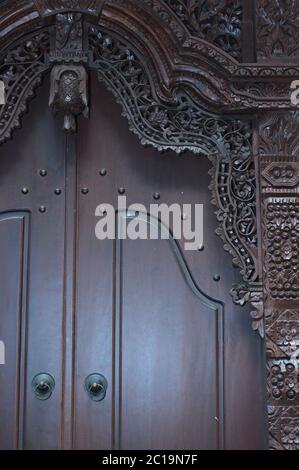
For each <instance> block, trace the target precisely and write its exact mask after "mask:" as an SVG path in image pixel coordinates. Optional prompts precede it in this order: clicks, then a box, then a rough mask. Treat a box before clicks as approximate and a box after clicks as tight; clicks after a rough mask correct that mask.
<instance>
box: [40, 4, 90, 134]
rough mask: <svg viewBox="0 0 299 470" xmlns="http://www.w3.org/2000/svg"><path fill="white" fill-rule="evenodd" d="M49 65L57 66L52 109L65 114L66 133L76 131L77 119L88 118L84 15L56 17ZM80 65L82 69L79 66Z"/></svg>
mask: <svg viewBox="0 0 299 470" xmlns="http://www.w3.org/2000/svg"><path fill="white" fill-rule="evenodd" d="M50 61H51V62H54V63H55V64H57V63H59V65H54V67H53V68H52V72H51V90H50V101H49V105H50V106H51V108H52V109H53V111H54V112H55V113H56V112H62V113H63V114H64V126H63V127H64V130H65V131H66V132H75V131H76V120H75V116H78V115H79V114H81V113H83V115H84V116H85V117H88V98H87V96H88V92H87V82H88V77H87V72H86V69H85V67H84V66H83V65H82V63H84V62H87V54H86V51H85V50H84V46H83V24H82V14H81V13H59V14H58V15H57V16H56V28H55V39H54V47H53V48H52V50H51V55H50ZM79 64H81V65H79Z"/></svg>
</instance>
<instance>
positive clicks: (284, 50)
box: [256, 0, 299, 60]
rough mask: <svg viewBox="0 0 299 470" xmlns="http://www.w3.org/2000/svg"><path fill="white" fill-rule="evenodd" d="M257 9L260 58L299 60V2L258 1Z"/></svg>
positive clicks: (258, 52) (292, 0) (288, 0)
mask: <svg viewBox="0 0 299 470" xmlns="http://www.w3.org/2000/svg"><path fill="white" fill-rule="evenodd" d="M256 8H257V12H256V17H257V28H256V31H257V55H258V58H259V59H260V60H264V59H271V58H285V57H289V58H298V57H299V3H298V1H297V0H287V1H285V0H257V2H256Z"/></svg>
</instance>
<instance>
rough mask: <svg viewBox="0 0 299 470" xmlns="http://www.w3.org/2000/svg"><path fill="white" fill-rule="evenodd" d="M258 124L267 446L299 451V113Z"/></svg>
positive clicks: (266, 117)
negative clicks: (268, 440)
mask: <svg viewBox="0 0 299 470" xmlns="http://www.w3.org/2000/svg"><path fill="white" fill-rule="evenodd" d="M259 127H260V131H259V134H260V173H261V193H262V220H263V234H262V236H263V253H264V262H263V265H264V284H265V287H264V288H265V323H266V325H265V326H266V349H267V364H268V379H267V380H268V381H267V384H268V416H269V432H270V447H271V448H272V449H288V450H291V449H299V383H298V380H299V370H298V369H299V341H298V339H299V312H298V298H299V278H298V261H299V257H298V242H299V198H298V192H299V161H298V155H299V153H298V152H299V138H298V129H299V113H298V112H289V113H283V114H282V113H276V114H271V115H268V114H266V115H263V116H261V118H260V126H259ZM273 136H275V138H273Z"/></svg>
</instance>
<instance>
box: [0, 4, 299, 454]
mask: <svg viewBox="0 0 299 470" xmlns="http://www.w3.org/2000/svg"><path fill="white" fill-rule="evenodd" d="M11 3H12V2H10V1H7V2H4V4H3V6H2V7H1V8H0V13H1V19H0V48H1V54H0V55H1V58H0V79H2V80H3V81H4V82H5V85H6V89H7V103H6V105H4V106H3V107H2V108H0V143H3V142H5V141H6V140H7V139H9V138H10V137H11V135H12V132H13V131H14V130H15V129H16V128H18V127H20V125H21V121H20V119H21V116H22V114H23V113H24V112H25V111H26V105H27V102H28V100H29V99H30V98H31V97H32V96H33V94H34V90H35V88H36V87H37V86H38V85H39V84H40V83H41V80H42V77H43V75H44V74H46V73H48V72H50V71H51V78H52V79H51V83H52V84H51V93H50V105H51V107H52V108H53V110H54V111H59V112H63V113H64V114H65V129H66V130H72V129H74V128H75V125H76V124H75V118H76V116H77V115H78V114H80V113H84V114H85V115H87V114H88V100H87V96H88V94H87V86H88V71H89V70H94V71H96V72H97V74H98V78H99V80H101V81H104V82H105V83H106V85H107V86H108V88H109V89H110V90H111V91H112V92H113V94H114V96H115V98H116V99H117V101H119V102H120V103H121V105H122V106H123V112H124V114H125V115H126V117H127V118H128V120H129V124H130V129H131V130H132V131H133V132H135V133H136V134H137V135H138V137H139V138H140V140H141V142H142V143H143V144H150V145H154V146H155V147H156V148H157V149H159V150H163V149H172V150H175V151H176V152H182V151H184V150H186V149H190V150H191V151H193V152H194V153H196V154H202V155H205V156H207V157H208V158H210V159H211V161H212V162H213V166H212V170H211V177H212V182H211V186H210V188H211V190H212V194H213V202H214V204H215V205H216V208H217V212H216V213H217V218H218V221H219V228H218V229H217V233H218V234H219V236H220V237H221V238H222V240H223V242H224V248H225V249H226V250H227V251H229V252H230V253H231V255H232V257H233V262H234V265H235V266H237V267H239V269H240V272H241V275H242V277H243V279H244V283H243V284H242V285H239V286H233V287H232V296H233V299H234V301H235V302H236V303H238V304H240V305H244V304H245V303H246V302H248V301H249V302H251V303H252V305H253V307H254V309H253V312H252V317H253V328H254V329H255V330H258V331H259V333H260V335H261V336H262V337H263V336H264V325H265V326H266V345H267V353H268V360H267V367H268V370H269V378H268V392H269V400H268V403H269V424H270V440H271V442H270V446H271V448H296V446H298V445H299V444H298V442H297V441H296V442H295V440H294V439H293V438H291V437H289V433H288V434H287V432H286V431H285V430H284V428H283V423H287V425H286V427H288V428H290V429H291V430H293V429H297V428H298V421H299V409H298V405H299V402H298V400H299V398H298V396H299V393H298V392H299V385H298V359H297V358H298V354H299V311H298V297H299V290H298V275H297V272H296V271H294V266H295V267H297V266H298V254H297V244H298V241H299V240H298V218H299V203H298V197H297V194H298V189H299V188H298V185H299V168H298V160H296V156H298V149H299V138H298V137H297V135H298V118H299V113H298V112H297V111H296V110H295V106H293V105H292V104H291V101H290V84H291V82H292V81H293V80H295V79H299V60H296V54H295V58H294V57H293V56H294V50H295V49H294V47H293V45H292V44H289V43H288V44H286V40H285V39H284V38H283V37H282V38H281V43H283V44H285V48H286V51H287V52H289V51H290V52H289V53H288V54H287V52H285V54H286V55H288V57H287V58H285V60H282V59H281V58H280V60H279V61H277V63H274V64H273V61H271V60H268V61H267V60H265V57H266V58H267V57H269V54H271V50H272V53H273V51H274V50H276V49H275V47H276V48H277V47H278V46H277V45H273V44H272V46H273V47H272V49H271V44H270V45H269V42H266V43H265V48H264V49H263V46H262V45H261V39H260V38H259V37H258V38H257V45H258V54H257V55H258V58H259V57H263V61H262V62H253V60H252V61H251V63H241V62H240V60H241V58H242V51H241V49H240V36H239V30H240V28H241V23H240V21H239V22H238V18H239V15H240V9H241V8H242V7H241V6H240V1H239V0H228V1H220V0H219V1H215V2H214V3H215V10H214V13H215V15H216V14H219V15H221V14H222V12H223V8H230V9H231V10H230V13H231V14H233V15H235V20H236V23H235V24H236V25H237V26H235V30H233V31H230V32H229V33H228V34H227V35H226V36H225V38H224V37H223V35H221V34H220V35H218V36H217V33H216V34H213V35H211V33H209V31H210V30H211V28H210V29H209V27H210V26H211V22H213V21H214V22H215V21H216V26H217V16H216V17H215V15H214V16H213V15H212V17H211V16H210V17H209V16H204V15H203V18H202V22H201V23H200V25H201V27H200V28H196V27H195V26H194V18H192V15H191V14H190V11H189V12H188V10H187V7H186V8H185V6H186V5H187V4H188V2H186V1H182V0H142V1H141V0H106V1H105V0H81V1H80V0H64V1H63V0H46V1H41V0H32V1H23V0H18V1H15V2H13V6H11ZM189 3H190V2H189ZM199 3H200V2H199ZM241 3H242V2H241ZM244 3H246V4H247V2H244ZM270 3H271V2H268V1H267V0H258V1H257V7H258V8H259V7H261V8H263V10H261V11H262V12H263V13H261V15H260V16H259V11H258V12H257V17H258V21H260V22H261V28H262V27H263V14H264V13H265V12H266V13H267V14H268V16H269V17H271V18H272V17H273V18H274V19H273V21H274V23H275V21H276V17H275V14H274V13H273V12H272V11H271V5H270ZM204 13H205V12H204ZM266 13H265V14H266ZM289 13H290V12H289ZM252 14H254V12H252ZM271 15H272V16H271ZM266 20H267V18H266V19H264V21H266ZM200 21H201V19H200ZM205 21H206V23H205ZM277 21H278V20H277ZM214 26H215V25H214ZM216 30H217V27H216ZM213 31H215V28H213ZM230 35H231V37H230ZM282 35H283V31H282ZM295 39H296V38H294V42H295ZM288 40H289V41H290V39H289V35H288ZM259 41H260V42H259ZM275 44H276V43H275ZM269 51H270V52H269ZM273 54H274V53H273ZM249 55H250V54H249ZM274 55H275V54H274ZM273 135H275V136H277V140H278V141H277V142H276V141H273ZM262 250H264V253H265V255H264V258H262ZM296 263H297V264H296ZM263 267H264V270H263ZM285 278H287V281H286V279H285ZM292 432H293V431H292Z"/></svg>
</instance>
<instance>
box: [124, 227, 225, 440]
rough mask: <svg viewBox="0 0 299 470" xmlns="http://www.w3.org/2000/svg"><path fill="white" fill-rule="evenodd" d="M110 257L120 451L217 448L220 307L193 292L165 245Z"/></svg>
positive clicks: (131, 245)
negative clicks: (115, 277) (114, 269)
mask: <svg viewBox="0 0 299 470" xmlns="http://www.w3.org/2000/svg"><path fill="white" fill-rule="evenodd" d="M141 223H146V222H141ZM116 253H117V256H118V257H119V260H116V266H119V270H120V272H119V285H118V283H117V282H116V287H117V289H119V296H120V300H119V302H116V303H115V305H116V307H117V308H116V311H115V316H116V327H117V328H116V336H117V335H118V337H116V353H117V354H116V359H115V365H116V390H117V391H118V393H119V397H118V399H117V403H116V411H117V410H118V408H119V413H118V412H116V413H115V416H116V417H117V420H116V423H115V428H116V434H117V440H118V443H119V447H120V448H121V449H134V448H135V449H157V448H159V449H217V448H220V447H221V446H222V426H223V419H222V392H223V391H222V379H221V374H222V352H223V344H222V307H221V305H220V304H219V303H217V302H215V301H212V300H209V299H208V298H207V297H206V296H205V295H204V294H203V293H201V292H200V290H199V288H198V287H197V286H196V284H195V283H194V281H193V280H192V278H191V276H190V273H189V271H188V268H187V266H186V262H185V259H184V257H183V256H182V255H181V253H180V251H179V250H178V247H177V244H176V242H175V241H174V240H173V239H172V238H170V240H145V241H140V240H138V241H132V240H126V241H122V242H119V250H116ZM116 295H118V292H117V291H116ZM118 323H119V325H118ZM115 395H116V397H117V394H115Z"/></svg>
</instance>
